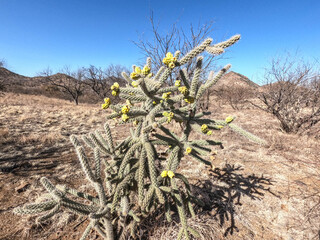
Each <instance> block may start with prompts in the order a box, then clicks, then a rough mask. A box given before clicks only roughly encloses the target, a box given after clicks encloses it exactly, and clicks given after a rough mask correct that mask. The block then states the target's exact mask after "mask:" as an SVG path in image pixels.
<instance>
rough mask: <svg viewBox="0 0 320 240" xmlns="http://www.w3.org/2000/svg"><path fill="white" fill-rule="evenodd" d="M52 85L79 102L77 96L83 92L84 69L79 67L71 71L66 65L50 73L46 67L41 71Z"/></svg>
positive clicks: (76, 102)
mask: <svg viewBox="0 0 320 240" xmlns="http://www.w3.org/2000/svg"><path fill="white" fill-rule="evenodd" d="M41 75H42V76H44V77H45V81H48V82H49V83H50V84H51V85H52V86H55V87H58V88H59V89H60V90H61V91H62V92H65V93H67V94H68V95H69V96H70V97H71V98H72V99H73V101H74V102H75V104H76V105H78V104H79V97H80V96H81V95H82V94H83V93H84V89H85V84H84V80H85V71H84V68H79V69H77V70H76V71H71V70H70V69H69V68H68V67H64V68H63V69H62V70H61V71H60V72H59V73H57V74H54V75H53V74H52V71H51V70H50V69H49V68H48V69H46V70H44V71H43V72H42V73H41Z"/></svg>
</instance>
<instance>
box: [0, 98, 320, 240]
mask: <svg viewBox="0 0 320 240" xmlns="http://www.w3.org/2000/svg"><path fill="white" fill-rule="evenodd" d="M0 107H1V109H2V111H1V112H0V136H1V137H0V149H1V150H0V168H2V169H7V168H8V166H9V167H10V166H11V168H9V169H13V170H11V171H9V173H6V172H4V173H0V178H1V179H0V181H1V182H2V183H3V184H2V185H1V186H0V191H1V195H0V204H1V210H0V229H2V230H0V236H4V237H0V239H21V238H23V236H24V239H58V238H59V239H70V238H71V237H72V235H74V234H75V233H76V232H79V231H82V230H83V228H84V225H83V224H82V225H79V226H77V224H78V223H79V221H81V219H78V220H76V221H75V224H74V223H71V225H70V224H69V225H66V226H62V227H60V228H58V230H57V231H58V232H59V234H57V233H54V231H55V230H56V229H54V228H53V229H52V228H51V229H50V228H49V226H42V227H43V228H44V229H45V230H46V231H42V230H41V227H36V228H35V227H34V226H33V225H30V221H29V222H28V224H29V230H28V231H27V232H26V231H25V232H24V234H23V232H22V229H25V230H26V229H27V227H26V226H27V225H26V221H25V220H23V219H24V218H20V217H16V216H13V215H12V214H11V212H10V211H11V209H12V208H13V207H15V206H18V205H20V204H23V203H26V202H29V200H30V199H36V198H37V197H38V194H39V192H41V191H42V192H44V191H43V189H42V187H41V186H40V184H39V182H38V179H39V178H40V177H41V176H44V175H45V176H48V177H50V179H52V180H53V182H54V183H60V184H61V183H64V182H66V183H67V184H70V185H71V186H81V185H82V184H83V178H84V176H83V174H82V173H81V171H80V166H79V164H78V162H77V159H76V156H75V155H74V152H73V148H72V146H71V144H70V143H69V140H68V137H69V135H70V134H83V133H87V132H88V131H93V130H95V129H97V128H98V129H100V130H101V129H102V128H103V123H104V116H105V112H102V111H101V110H100V109H99V106H96V105H89V104H80V105H79V106H75V105H74V104H73V103H70V102H68V101H63V100H57V99H51V98H45V97H40V96H28V95H16V94H11V93H8V94H6V95H4V96H2V97H1V98H0ZM215 107H217V106H215ZM212 110H214V111H212V112H213V113H214V116H213V117H214V118H218V119H219V118H221V119H224V118H225V117H226V116H228V115H234V116H236V117H237V119H236V120H235V122H236V123H237V124H238V125H240V126H242V127H243V128H245V129H247V130H249V131H251V132H253V133H255V134H256V135H258V136H260V137H262V138H264V139H265V140H267V141H268V145H267V146H265V147H262V146H257V145H255V144H253V143H250V142H248V141H247V140H245V139H244V138H242V137H241V136H238V135H235V134H233V133H231V132H230V131H229V130H227V129H225V130H223V131H221V132H215V135H214V136H213V138H214V139H215V140H222V141H223V142H224V149H218V148H215V150H218V155H217V156H216V158H215V160H214V161H213V164H214V165H215V166H216V169H215V171H214V172H212V171H208V169H206V168H205V167H204V166H202V165H199V164H198V163H197V162H194V161H193V160H191V159H190V160H189V159H188V160H185V161H183V163H182V166H181V168H180V169H179V171H181V172H183V173H184V174H186V175H188V176H189V178H190V179H191V182H192V184H194V191H195V192H196V193H197V194H198V195H199V196H200V197H201V198H202V199H203V200H205V202H206V203H207V208H206V209H197V211H198V212H199V217H198V218H197V219H189V223H190V224H191V226H193V227H194V228H195V229H197V230H199V232H200V234H201V236H202V238H201V239H206V240H207V239H234V240H238V239H319V229H320V207H319V203H320V170H319V166H320V164H319V163H320V162H319V157H320V154H319V146H320V141H319V139H315V138H312V137H311V136H298V135H290V134H285V133H283V132H281V131H280V130H279V128H278V122H277V120H276V119H274V118H273V117H272V116H271V115H268V114H266V113H264V112H262V111H260V110H257V109H250V108H249V109H243V110H241V111H240V112H236V111H235V110H233V109H232V108H231V107H228V106H222V107H221V108H215V109H212ZM174 124H175V125H174V129H177V130H176V131H179V129H180V127H179V124H176V123H174ZM122 128H123V126H121V125H120V126H116V127H115V128H114V129H113V130H112V131H113V132H114V133H115V136H116V138H118V139H119V138H123V137H124V136H123V135H124V134H125V132H123V131H121V129H122ZM13 163H15V165H14V166H12V164H13ZM208 180H210V181H208ZM23 182H27V183H30V187H29V188H27V190H26V191H23V192H21V193H17V192H16V191H15V190H14V189H15V188H16V187H17V186H19V185H21V183H23ZM69 217H70V216H69ZM57 218H58V219H57V220H55V221H61V219H65V215H60V216H57ZM4 219H5V221H4ZM71 219H72V217H71ZM174 219H176V221H174V222H173V223H171V224H168V223H165V221H164V220H163V217H161V216H160V218H159V219H153V220H152V219H151V220H150V221H149V222H145V225H144V226H141V227H142V228H143V227H147V226H149V229H148V233H147V234H148V238H149V239H174V238H175V237H176V234H177V229H178V227H179V222H178V221H177V217H176V216H174ZM68 220H70V218H67V220H66V221H67V222H68ZM12 226H15V227H12ZM70 226H71V227H70ZM74 226H77V227H76V228H74ZM150 226H151V227H150ZM26 233H27V234H26ZM231 233H232V234H231ZM28 234H29V235H28Z"/></svg>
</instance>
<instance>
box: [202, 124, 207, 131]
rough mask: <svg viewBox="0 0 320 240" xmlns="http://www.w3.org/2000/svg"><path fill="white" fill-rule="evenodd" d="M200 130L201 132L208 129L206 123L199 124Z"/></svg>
mask: <svg viewBox="0 0 320 240" xmlns="http://www.w3.org/2000/svg"><path fill="white" fill-rule="evenodd" d="M201 131H202V132H203V133H206V132H207V131H208V125H206V124H203V125H202V126H201Z"/></svg>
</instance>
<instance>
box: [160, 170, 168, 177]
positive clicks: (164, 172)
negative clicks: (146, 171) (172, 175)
mask: <svg viewBox="0 0 320 240" xmlns="http://www.w3.org/2000/svg"><path fill="white" fill-rule="evenodd" d="M167 176H168V171H166V170H165V171H163V172H162V173H161V177H163V178H165V177H167Z"/></svg>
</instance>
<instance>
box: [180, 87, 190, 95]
mask: <svg viewBox="0 0 320 240" xmlns="http://www.w3.org/2000/svg"><path fill="white" fill-rule="evenodd" d="M178 90H179V92H181V93H182V94H183V95H187V94H188V92H189V91H188V88H187V87H185V86H183V87H179V88H178Z"/></svg>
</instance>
